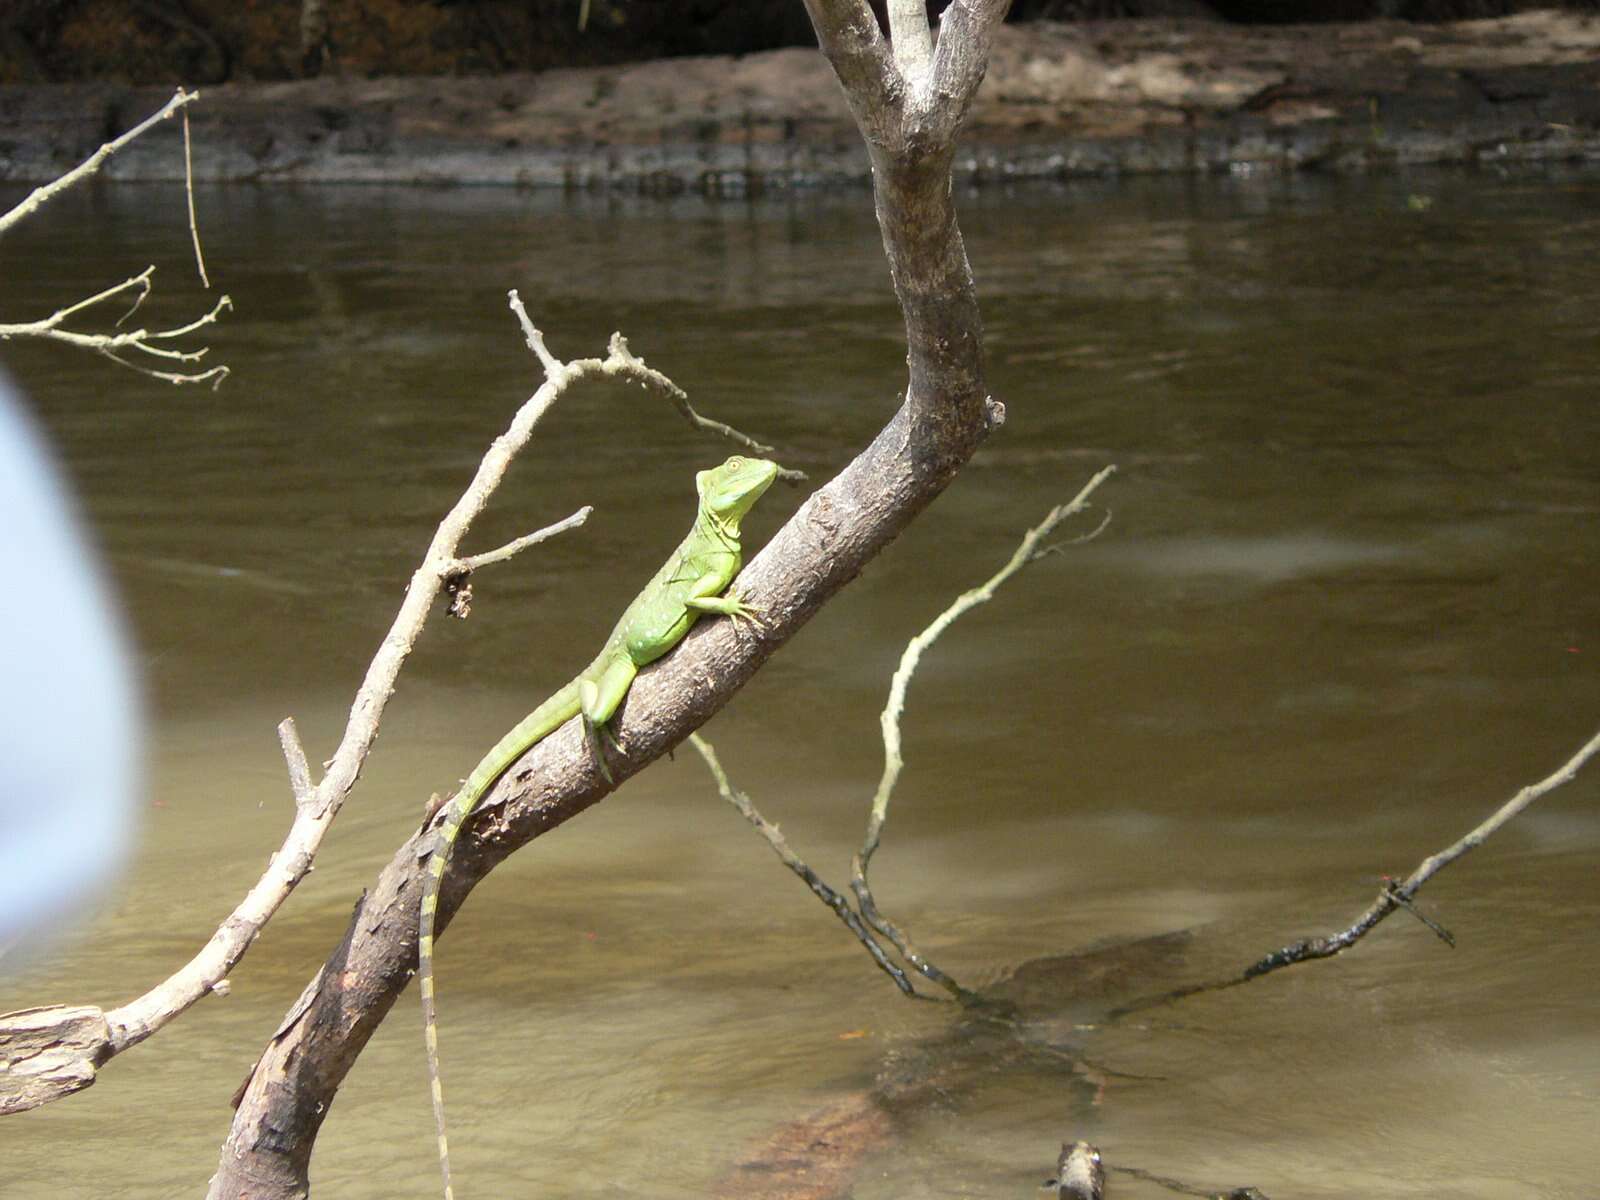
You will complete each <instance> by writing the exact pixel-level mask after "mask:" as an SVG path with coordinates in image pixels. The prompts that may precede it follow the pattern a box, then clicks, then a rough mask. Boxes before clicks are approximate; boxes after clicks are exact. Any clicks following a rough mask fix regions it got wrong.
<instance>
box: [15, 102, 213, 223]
mask: <svg viewBox="0 0 1600 1200" xmlns="http://www.w3.org/2000/svg"><path fill="white" fill-rule="evenodd" d="M199 98H200V93H199V92H186V91H184V90H183V89H182V88H179V89H178V90H177V92H176V93H175V94H174V95H173V97H172V99H171V100H168V101H167V102H166V104H164V105H163V106H162V107H161V109H160V111H159V112H155V113H152V114H151V115H150V116H148V117H146V118H145V119H144V120H142V121H140V122H139V123H138V124H137V125H135V126H134V127H133V128H132V129H130V130H128V131H127V132H126V133H124V134H122V135H121V136H120V137H117V138H113V139H112V140H111V141H109V142H107V143H105V145H103V146H101V147H100V149H98V150H96V151H95V152H94V153H93V154H91V155H90V156H89V157H88V158H86V159H84V160H83V161H82V162H81V163H79V164H78V165H77V166H75V167H73V168H72V170H70V171H68V172H67V173H66V174H65V175H63V176H61V177H60V178H59V179H54V180H51V181H50V182H49V183H46V184H42V185H40V186H39V187H36V188H34V189H33V191H31V192H29V193H28V194H27V196H25V197H24V198H23V200H22V202H21V203H20V204H18V205H17V206H16V207H15V208H13V209H12V210H11V211H10V212H7V213H5V214H4V215H0V234H4V233H5V232H6V230H8V229H10V228H11V227H12V226H13V225H15V224H16V223H17V222H18V221H21V220H22V219H23V218H24V217H29V216H32V215H33V214H34V213H36V212H38V211H39V209H40V208H42V207H44V205H45V204H47V203H49V202H50V201H51V200H54V199H55V198H56V197H57V196H59V195H60V194H61V193H62V192H64V191H66V190H67V189H68V188H70V187H71V186H72V185H73V184H75V183H80V182H82V181H83V180H85V179H87V178H88V177H89V176H91V175H93V174H94V173H95V172H96V171H98V170H99V169H100V167H101V165H102V164H103V163H104V162H105V161H106V159H108V158H110V157H111V156H112V155H113V154H115V153H116V152H117V151H118V150H121V149H122V148H123V147H124V146H126V145H127V144H128V143H129V142H131V141H133V140H134V139H135V138H137V137H139V136H140V135H141V134H143V133H145V132H146V131H147V130H149V129H151V128H152V127H154V126H156V125H158V124H160V123H161V122H162V121H165V120H166V119H167V118H168V117H170V116H171V115H172V114H173V113H175V112H177V111H178V110H179V109H181V108H183V107H184V106H185V105H188V104H192V103H193V102H194V101H196V100H198V99H199Z"/></svg>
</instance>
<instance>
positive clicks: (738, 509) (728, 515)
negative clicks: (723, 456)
mask: <svg viewBox="0 0 1600 1200" xmlns="http://www.w3.org/2000/svg"><path fill="white" fill-rule="evenodd" d="M777 477H778V464H777V463H775V462H772V461H771V460H769V459H765V458H745V457H744V456H743V455H739V454H735V455H734V456H733V457H732V458H730V459H729V460H728V461H727V462H725V463H723V464H722V465H721V466H720V467H712V468H710V469H709V470H706V471H701V472H699V473H698V474H696V475H695V477H694V482H695V488H696V490H698V491H699V493H700V504H701V506H702V507H704V508H705V509H706V510H707V511H709V512H711V513H713V514H714V515H715V516H716V517H717V518H718V519H719V520H720V521H722V522H725V523H729V522H731V523H737V522H738V520H739V519H740V518H741V517H743V516H744V515H745V513H747V512H749V511H750V509H751V507H752V506H753V505H754V504H755V502H756V501H757V500H759V499H761V494H762V493H763V492H765V491H766V490H767V489H768V488H769V487H771V486H772V481H773V480H774V479H776V478H777Z"/></svg>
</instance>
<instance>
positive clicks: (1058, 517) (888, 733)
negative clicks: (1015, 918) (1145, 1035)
mask: <svg viewBox="0 0 1600 1200" xmlns="http://www.w3.org/2000/svg"><path fill="white" fill-rule="evenodd" d="M1115 470H1116V468H1115V467H1106V468H1105V469H1103V470H1102V471H1100V472H1099V473H1098V474H1096V475H1095V476H1094V478H1092V479H1090V480H1089V482H1088V483H1087V484H1085V485H1084V487H1083V490H1082V491H1080V492H1079V493H1078V494H1077V495H1076V496H1075V497H1073V498H1072V500H1070V501H1069V502H1068V503H1066V504H1058V505H1057V506H1056V507H1055V508H1053V509H1051V510H1050V512H1049V514H1048V515H1046V517H1045V519H1044V520H1043V521H1041V522H1040V523H1039V524H1038V525H1036V526H1034V527H1033V528H1032V529H1030V530H1028V532H1027V533H1026V534H1025V535H1023V538H1022V541H1021V542H1020V543H1019V544H1018V546H1017V549H1016V551H1015V552H1014V553H1013V554H1012V555H1011V558H1010V559H1009V560H1007V562H1006V564H1005V566H1003V567H1001V568H1000V570H998V571H996V572H995V573H994V574H993V575H992V576H990V577H989V578H988V579H987V580H986V581H984V582H983V583H982V584H980V585H979V586H978V587H975V588H972V589H970V590H968V591H966V592H963V593H962V594H961V595H960V596H959V597H957V598H956V601H955V603H953V604H951V605H950V607H948V608H947V609H945V610H944V612H942V613H940V614H939V615H938V616H937V617H936V618H934V620H933V623H932V624H930V625H929V626H928V627H927V628H926V629H924V630H923V631H922V632H921V633H919V634H917V636H916V637H914V638H912V639H911V640H910V641H909V642H908V643H907V644H906V648H905V652H904V653H903V654H902V655H901V656H900V666H899V667H898V669H896V671H895V673H894V678H893V680H892V681H891V683H890V685H889V699H888V701H887V703H885V704H884V706H883V713H882V715H881V716H880V717H879V719H878V724H879V726H880V728H881V729H882V731H883V775H882V776H881V777H880V778H879V780H878V790H877V791H876V792H875V793H874V794H873V797H872V810H871V813H870V815H869V816H868V818H867V830H866V836H865V837H864V838H863V840H862V843H861V849H860V850H858V851H857V852H856V856H855V860H854V862H853V864H852V866H851V880H850V888H851V890H852V891H853V892H854V893H855V896H856V904H857V906H858V907H859V908H860V909H861V915H862V916H864V917H865V918H866V919H867V922H868V923H869V924H870V925H871V926H872V927H873V928H874V929H876V930H877V931H878V932H879V933H881V934H882V935H883V936H884V937H886V938H888V939H889V940H890V941H891V942H893V943H894V945H895V948H896V949H897V950H899V951H900V953H901V955H902V956H904V957H905V959H906V961H907V962H909V963H911V965H912V966H914V967H916V969H917V970H918V971H919V972H920V973H921V974H922V975H924V976H925V977H926V978H928V979H930V980H932V981H933V982H934V983H937V984H939V986H941V987H943V988H945V989H946V990H947V991H949V992H950V993H951V994H952V995H955V996H957V997H958V998H965V995H966V992H965V989H963V988H962V987H961V985H960V984H958V983H957V982H956V981H955V980H954V979H951V978H950V977H949V976H948V975H946V974H945V973H944V972H942V971H940V970H939V969H938V968H937V967H935V966H934V965H933V964H932V963H930V962H928V961H927V960H926V959H925V958H923V957H922V955H921V954H919V953H918V952H917V950H916V948H915V947H914V946H913V945H912V944H911V940H910V938H909V937H908V936H907V934H906V933H905V931H904V930H903V929H901V928H900V927H899V926H897V925H896V924H894V922H892V921H891V920H889V918H887V917H885V916H884V915H883V914H882V913H881V912H880V911H879V909H878V907H877V904H876V903H875V901H874V900H873V896H872V888H871V886H870V884H869V883H868V881H867V871H868V868H869V866H870V865H871V863H872V856H873V855H874V854H875V853H877V849H878V845H879V842H880V840H881V838H882V835H883V826H884V823H885V822H886V821H887V820H888V819H889V800H890V797H891V796H892V795H893V793H894V787H895V783H896V782H897V781H898V780H899V778H900V772H901V770H902V768H903V767H904V766H905V760H904V759H903V758H902V757H901V754H900V745H901V742H900V716H901V713H902V712H904V710H905V702H906V688H907V687H908V686H909V685H910V682H911V676H912V675H913V674H914V673H915V671H916V669H917V664H918V663H919V662H920V661H921V659H922V654H923V651H925V650H926V649H927V648H928V647H929V646H931V645H933V643H934V642H935V641H937V640H938V638H939V636H940V635H941V634H942V633H944V631H945V630H946V629H948V628H949V627H950V626H951V625H952V624H953V623H954V622H955V621H956V620H957V619H958V618H959V617H961V616H962V615H963V614H964V613H966V612H969V611H970V610H971V609H973V608H976V607H977V606H978V605H980V604H984V603H986V602H987V601H989V600H990V599H992V598H993V596H994V594H995V592H996V591H998V590H999V588H1000V586H1001V585H1002V584H1004V583H1005V582H1006V580H1008V579H1010V578H1011V577H1012V576H1013V575H1015V574H1016V573H1017V572H1018V571H1020V570H1022V568H1023V567H1025V566H1027V565H1028V564H1029V563H1032V562H1035V561H1037V560H1038V559H1039V558H1041V557H1043V556H1044V555H1045V554H1046V553H1049V552H1050V550H1051V549H1053V547H1051V548H1046V549H1044V550H1041V549H1040V547H1039V543H1040V542H1042V541H1043V540H1044V539H1045V538H1047V537H1049V536H1050V534H1051V532H1052V531H1054V529H1055V528H1056V526H1058V525H1059V524H1061V522H1062V521H1064V520H1066V519H1067V518H1068V517H1070V516H1073V515H1075V514H1077V513H1080V512H1082V511H1083V510H1084V509H1086V508H1087V507H1088V505H1089V497H1090V496H1091V495H1092V494H1093V493H1094V490H1095V489H1096V488H1098V487H1099V486H1100V485H1101V484H1102V483H1103V482H1105V480H1106V479H1108V478H1109V477H1110V476H1111V474H1112V472H1114V471H1115ZM1103 528H1105V522H1104V521H1102V522H1101V524H1100V529H1103ZM1098 532H1099V529H1096V530H1095V533H1098ZM1089 536H1090V537H1093V536H1094V534H1090V535H1089Z"/></svg>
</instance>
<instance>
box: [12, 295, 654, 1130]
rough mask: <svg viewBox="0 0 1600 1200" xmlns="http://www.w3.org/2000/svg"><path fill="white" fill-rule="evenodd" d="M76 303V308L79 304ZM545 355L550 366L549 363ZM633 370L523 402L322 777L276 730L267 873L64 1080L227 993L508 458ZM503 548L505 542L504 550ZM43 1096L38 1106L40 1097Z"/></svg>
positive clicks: (400, 619)
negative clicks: (278, 753) (287, 808)
mask: <svg viewBox="0 0 1600 1200" xmlns="http://www.w3.org/2000/svg"><path fill="white" fill-rule="evenodd" d="M138 282H139V280H138V277H136V278H135V279H134V280H131V281H128V283H127V284H124V285H119V286H118V287H117V288H112V289H108V290H107V292H105V293H103V294H102V295H101V296H100V297H96V298H94V299H97V300H98V299H105V298H107V297H109V296H111V295H115V294H117V293H119V292H121V291H124V290H127V288H128V287H131V286H135V285H137V284H138ZM146 282H147V280H146ZM77 307H80V308H81V307H82V304H80V305H79V306H77ZM219 307H220V302H219ZM204 320H205V318H202V319H201V321H200V322H196V323H194V324H193V325H190V326H186V327H184V328H183V329H181V330H172V331H167V333H166V334H163V335H161V336H177V335H178V334H180V333H183V332H188V331H190V330H192V329H193V328H196V327H198V325H199V324H201V323H203V322H204ZM143 348H144V349H145V350H146V352H147V353H160V354H172V353H176V352H171V351H165V350H162V349H161V348H151V347H143ZM551 361H552V362H554V359H552V360H551ZM634 361H635V362H636V360H634ZM639 368H642V364H639ZM639 368H635V367H632V366H629V365H628V363H626V362H623V361H621V360H619V361H618V362H616V363H612V362H611V361H610V360H607V361H606V362H602V361H601V360H599V359H586V360H580V361H579V362H578V363H576V364H563V363H559V362H557V363H555V367H554V369H553V370H552V372H551V378H550V379H548V380H547V381H546V382H545V383H544V385H543V386H541V387H540V388H539V389H538V391H536V392H535V393H534V394H533V395H532V396H531V397H530V398H529V399H528V400H527V401H525V402H524V403H523V404H522V406H521V407H520V408H519V409H518V410H517V413H516V415H515V416H514V417H513V418H512V420H511V423H510V425H509V427H508V428H507V430H506V432H505V433H503V434H501V436H500V437H498V438H496V439H495V441H494V442H493V443H492V444H491V445H490V447H489V449H488V450H487V451H486V452H485V454H484V457H483V460H482V461H481V462H480V463H479V465H478V470H477V473H476V474H475V475H474V476H473V479H472V481H471V483H470V484H469V485H468V486H467V489H466V491H465V492H464V493H463V494H462V496H461V498H460V499H459V500H458V501H457V502H456V504H455V506H454V507H453V508H452V509H451V510H450V512H449V513H448V514H446V516H445V518H444V520H443V521H441V522H440V524H439V527H438V529H437V530H436V531H435V532H434V536H433V540H432V541H431V542H430V544H429V546H428V549H427V552H426V554H425V555H424V556H423V560H422V563H421V565H420V566H419V567H418V568H417V569H416V571H415V572H414V573H413V575H412V577H411V583H410V585H409V587H408V588H407V591H406V597H405V600H404V601H403V602H402V604H401V606H400V609H399V611H398V613H397V614H396V615H395V618H394V621H393V623H392V624H391V626H390V628H389V632H388V634H387V635H386V636H385V637H384V639H383V641H382V643H381V644H380V646H379V648H378V651H377V654H376V655H375V656H374V657H373V659H372V662H371V664H370V665H369V666H368V668H367V673H366V677H365V678H364V679H363V680H362V683H361V686H360V688H359V689H358V691H357V693H356V697H355V702H354V703H353V704H352V706H351V709H350V717H349V721H348V723H347V724H346V726H345V730H344V733H343V736H342V737H341V739H340V742H339V746H338V749H337V750H335V752H334V754H333V757H332V758H331V759H330V760H329V761H328V764H327V769H326V771H325V773H324V774H323V776H322V778H321V780H319V781H317V782H315V783H313V782H312V780H311V772H310V768H309V765H308V764H307V762H306V756H305V751H304V749H303V748H302V747H301V746H300V742H299V737H298V734H297V733H296V731H295V728H294V724H293V722H292V720H288V721H285V722H283V723H282V724H281V725H280V726H279V727H278V733H279V739H280V741H281V743H282V744H283V749H284V755H285V759H286V761H287V763H288V769H289V778H290V786H291V788H292V789H293V790H294V793H295V798H296V815H295V818H294V821H293V823H292V825H291V826H290V829H289V832H288V834H287V835H286V836H285V838H284V840H283V844H282V845H281V846H280V848H279V849H278V851H277V853H276V854H274V855H273V856H272V859H271V861H270V863H269V865H268V867H267V870H266V872H265V873H264V874H263V875H262V876H261V878H260V879H259V880H258V881H257V882H256V884H255V885H254V886H253V887H252V888H251V889H250V891H249V892H248V893H247V894H246V895H245V897H244V899H243V900H241V901H240V903H239V904H238V906H237V907H236V908H235V909H234V911H233V912H232V913H231V914H229V916H228V917H227V919H226V920H224V921H223V922H222V924H221V926H220V927H219V928H218V929H217V931H216V933H214V934H213V935H212V936H211V939H210V940H209V941H208V942H207V943H206V945H205V946H204V947H203V948H202V949H201V950H200V952H199V953H198V954H196V955H195V956H194V957H193V958H192V959H191V960H190V961H189V962H188V963H187V964H185V965H184V966H183V967H181V968H180V969H179V970H177V971H176V972H174V973H173V974H172V975H171V976H170V977H169V978H167V979H166V980H164V981H163V982H162V983H160V984H158V985H157V986H156V987H154V988H152V989H151V990H150V991H148V992H146V993H145V994H144V995H142V996H140V997H138V998H137V999H135V1000H132V1001H130V1002H129V1003H127V1004H124V1005H122V1006H121V1007H119V1008H116V1009H113V1010H112V1011H110V1012H108V1013H105V1014H104V1021H103V1023H102V1024H103V1026H104V1030H105V1034H104V1038H103V1039H102V1041H100V1042H99V1043H98V1044H96V1045H94V1046H92V1047H87V1048H84V1049H82V1050H81V1052H79V1053H78V1057H77V1058H76V1060H75V1061H74V1062H73V1063H72V1064H71V1070H70V1071H69V1072H66V1073H65V1074H64V1076H63V1078H65V1079H67V1080H68V1081H69V1082H76V1086H78V1087H86V1086H88V1084H89V1083H90V1082H92V1081H93V1078H94V1072H95V1069H96V1068H97V1067H98V1066H99V1065H100V1064H102V1063H103V1062H105V1061H106V1060H107V1059H109V1058H111V1057H113V1056H114V1055H116V1054H120V1053H121V1052H123V1051H124V1050H127V1049H129V1048H131V1047H133V1046H135V1045H137V1044H138V1043H139V1042H141V1041H143V1040H144V1039H145V1038H147V1037H149V1036H150V1035H151V1034H153V1033H155V1032H156V1031H157V1030H159V1029H161V1028H162V1027H163V1026H165V1025H166V1024H168V1023H169V1022H170V1021H172V1020H173V1019H174V1018H176V1017H177V1016H179V1015H180V1014H181V1013H183V1012H184V1011H186V1010H187V1009H188V1008H189V1007H191V1006H192V1005H194V1004H195V1003H196V1002H198V1001H199V1000H200V999H201V998H203V997H204V996H206V995H209V994H211V993H213V992H218V991H221V990H223V988H224V987H225V979H226V976H227V974H228V972H229V971H231V970H232V969H233V967H234V966H235V965H236V964H237V963H238V961H239V960H240V959H241V958H242V957H243V956H244V954H245V951H246V950H247V949H248V948H249V946H250V944H251V943H252V942H253V941H254V939H255V938H256V936H257V935H258V934H259V933H260V931H261V929H262V928H263V926H265V924H266V923H267V921H268V920H270V919H271V917H272V915H273V914H274V913H275V912H276V911H277V910H278V908H279V907H280V906H281V905H282V904H283V902H284V901H285V900H286V899H287V898H288V896H289V894H290V892H292V891H293V890H294V888H295V886H296V885H297V884H298V883H299V882H300V880H301V879H303V878H304V877H305V875H306V873H307V872H308V871H309V870H310V869H311V864H312V860H313V859H314V858H315V856H316V853H317V850H318V848H319V847H320V846H321V844H322V840H323V838H324V836H325V835H326V833H327V830H328V828H329V826H330V825H331V824H332V822H333V819H334V817H335V816H336V815H337V813H338V811H339V808H340V807H341V806H342V805H343V803H344V800H345V798H346V797H347V796H348V795H349V794H350V791H351V789H352V788H353V787H354V786H355V782H356V779H357V778H358V777H359V775H360V773H361V768H362V764H363V763H364V762H365V761H366V757H367V754H368V753H369V752H370V750H371V748H372V744H373V742H374V740H375V739H376V737H377V733H378V724H379V721H380V720H381V719H382V716H383V711H384V708H385V706H386V704H387V703H388V699H389V696H390V695H391V694H392V693H393V691H394V684H395V680H396V679H397V678H398V676H399V673H400V669H401V667H402V666H403V665H404V663H405V660H406V658H407V657H408V656H409V654H410V652H411V648H412V646H413V645H414V644H415V642H416V639H417V638H418V636H419V635H420V634H421V632H422V628H423V626H424V624H425V623H426V621H427V617H428V613H429V611H430V609H431V608H432V605H433V602H434V599H435V597H437V595H438V594H439V592H440V590H441V589H442V588H443V587H444V586H445V584H446V582H447V581H448V580H449V579H450V578H451V577H452V576H454V575H458V574H459V573H460V563H461V561H462V560H461V559H460V557H459V555H458V553H457V549H458V547H459V545H460V543H461V540H462V538H463V537H464V536H465V535H466V532H467V530H468V529H469V528H470V526H471V524H472V522H473V521H474V520H475V519H476V518H477V516H478V515H479V514H480V513H481V512H482V511H483V509H484V508H485V507H486V506H487V504H488V502H489V498H490V497H491V496H492V495H493V493H494V491H495V489H496V488H497V487H498V486H499V484H500V482H501V480H502V479H504V477H505V474H506V471H507V469H508V468H509V467H510V465H511V462H512V460H513V459H514V458H515V456H516V455H517V453H518V452H519V451H520V450H521V449H522V448H523V446H525V445H526V444H527V442H528V440H529V438H530V437H531V436H532V434H533V429H534V427H535V425H537V423H538V421H539V419H540V418H541V417H542V416H543V415H544V413H545V412H546V411H548V410H549V408H550V406H551V405H552V404H554V403H555V401H556V400H557V398H559V397H560V396H561V395H563V394H564V393H565V392H566V390H567V389H568V388H569V387H571V386H572V385H574V384H576V383H577V382H579V381H580V380H582V379H584V378H587V377H590V376H595V375H605V374H622V375H624V376H627V375H628V374H629V373H630V372H632V371H634V370H636V369H639ZM583 515H587V513H586V512H585V513H584V514H583ZM579 523H581V521H579V520H575V519H573V518H568V520H567V521H565V522H562V523H561V528H572V527H574V526H575V525H577V524H579ZM553 532H556V530H554V529H552V530H547V531H541V534H540V535H533V536H534V537H540V538H542V537H546V536H550V535H551V534H552V533H553ZM506 549H507V548H505V547H502V551H504V550H506ZM494 553H499V552H494ZM97 1011H98V1010H97ZM12 1027H13V1021H12V1017H11V1016H9V1015H8V1016H0V1039H3V1038H4V1036H5V1033H6V1031H7V1030H9V1029H11V1028H12ZM3 1044H4V1042H3V1040H0V1046H3ZM6 1066H7V1064H6V1062H5V1060H4V1059H3V1057H0V1106H3V1105H4V1104H6V1103H7V1102H8V1099H7V1098H8V1097H13V1099H12V1100H10V1101H9V1102H12V1103H20V1101H19V1100H16V1099H15V1098H14V1093H13V1091H12V1088H11V1084H12V1083H13V1082H15V1081H16V1079H17V1077H16V1076H15V1075H14V1074H13V1073H12V1072H10V1071H9V1070H6V1069H4V1068H5V1067H6ZM40 1094H41V1095H43V1099H53V1098H55V1095H57V1094H65V1093H64V1092H60V1091H57V1092H54V1093H50V1094H43V1093H40ZM43 1099H41V1100H40V1101H38V1102H40V1103H42V1102H43Z"/></svg>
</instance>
